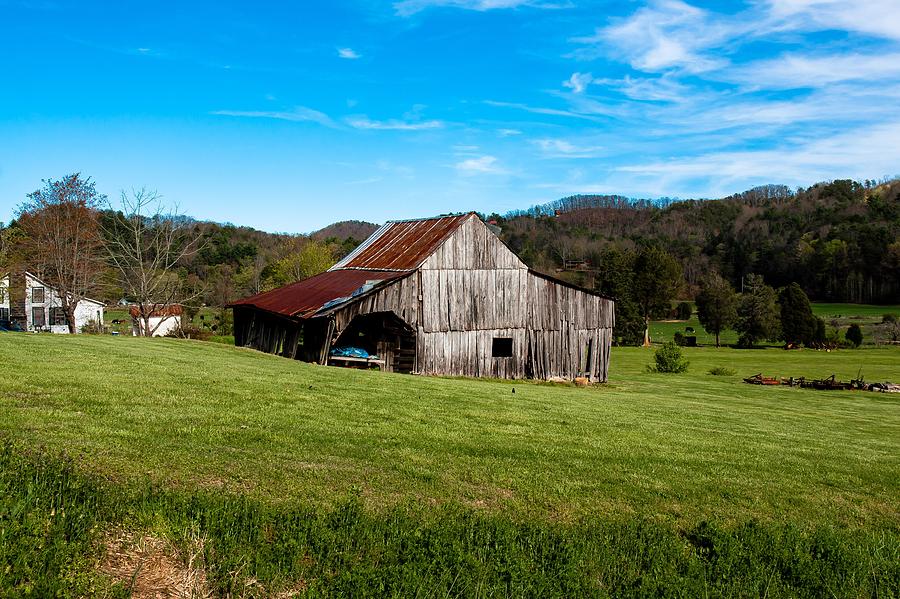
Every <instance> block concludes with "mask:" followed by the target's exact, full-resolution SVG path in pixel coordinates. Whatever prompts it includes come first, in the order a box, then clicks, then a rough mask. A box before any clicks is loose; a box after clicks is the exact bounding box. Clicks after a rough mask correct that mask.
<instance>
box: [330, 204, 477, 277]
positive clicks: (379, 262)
mask: <svg viewBox="0 0 900 599" xmlns="http://www.w3.org/2000/svg"><path fill="white" fill-rule="evenodd" d="M470 216H471V213H470V214H461V215H459V216H442V217H438V218H426V219H421V220H410V221H395V222H389V223H386V224H385V225H384V226H383V227H381V228H380V229H379V230H378V231H376V232H375V233H373V234H372V235H371V237H369V238H368V239H367V240H366V241H364V242H363V243H362V244H361V245H360V246H359V247H358V248H356V249H355V250H354V251H353V252H351V253H350V254H349V255H348V256H347V257H346V258H344V259H343V260H342V261H340V262H339V263H337V264H336V265H335V266H334V267H333V268H334V269H341V268H374V269H386V270H413V269H415V268H418V266H419V265H420V264H422V262H423V261H424V260H425V259H426V258H428V256H430V255H431V253H432V252H434V250H436V249H437V248H438V246H439V245H440V244H441V243H442V242H443V241H444V240H445V239H446V238H447V237H448V236H449V235H450V234H451V233H453V232H454V231H455V230H456V229H457V228H458V227H459V226H460V225H461V224H462V223H463V222H464V221H465V220H466V219H467V218H469V217H470Z"/></svg>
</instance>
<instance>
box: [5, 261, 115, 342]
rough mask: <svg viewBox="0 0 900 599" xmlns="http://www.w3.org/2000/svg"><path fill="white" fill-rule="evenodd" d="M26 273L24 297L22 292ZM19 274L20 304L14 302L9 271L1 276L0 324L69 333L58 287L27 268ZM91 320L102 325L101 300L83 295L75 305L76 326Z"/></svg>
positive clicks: (36, 330) (25, 328) (34, 330)
mask: <svg viewBox="0 0 900 599" xmlns="http://www.w3.org/2000/svg"><path fill="white" fill-rule="evenodd" d="M20 272H21V271H20ZM23 275H24V285H25V294H24V295H25V297H24V298H22V295H21V285H22V280H21V279H22V276H23ZM19 277H20V279H19V281H18V284H19V289H20V291H19V294H17V295H18V302H19V303H18V305H15V303H14V302H15V300H13V299H12V298H11V295H14V294H15V291H13V292H12V293H11V285H10V275H9V274H6V275H3V278H2V279H0V326H9V324H10V323H12V324H15V325H18V326H19V327H21V328H22V329H24V330H26V331H32V332H38V331H48V332H51V333H60V334H65V333H68V332H69V326H68V322H67V321H66V313H65V312H64V311H63V309H62V301H61V300H60V296H59V293H58V292H57V290H56V289H54V288H53V287H51V286H50V285H48V284H46V283H45V282H44V281H42V280H41V279H39V278H38V277H37V276H36V275H33V274H32V273H30V272H27V271H26V272H24V273H22V274H20V275H19ZM23 299H24V302H23V301H22V300H23ZM88 324H94V325H96V326H98V327H102V326H103V303H102V302H98V301H95V300H92V299H83V300H81V301H80V302H78V304H77V305H76V306H75V330H76V331H81V329H82V328H84V327H85V326H86V325H88Z"/></svg>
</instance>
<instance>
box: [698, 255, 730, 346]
mask: <svg viewBox="0 0 900 599" xmlns="http://www.w3.org/2000/svg"><path fill="white" fill-rule="evenodd" d="M737 304H738V301H737V294H736V293H735V292H734V289H732V288H731V285H730V284H729V283H728V281H726V280H725V279H723V278H722V277H721V276H719V275H718V274H717V273H712V274H710V275H709V276H707V277H706V278H705V279H704V280H703V281H702V283H701V284H700V293H699V294H697V318H698V319H699V320H700V324H701V325H703V328H704V329H706V332H707V333H712V334H713V335H715V336H716V347H719V335H720V334H721V332H722V331H724V330H726V329H730V328H731V327H733V326H734V324H735V322H736V321H737Z"/></svg>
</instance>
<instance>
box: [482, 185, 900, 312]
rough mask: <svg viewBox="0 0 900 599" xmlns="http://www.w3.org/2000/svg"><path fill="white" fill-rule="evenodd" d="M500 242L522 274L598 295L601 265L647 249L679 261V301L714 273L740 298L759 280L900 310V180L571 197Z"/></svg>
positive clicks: (505, 225)
mask: <svg viewBox="0 0 900 599" xmlns="http://www.w3.org/2000/svg"><path fill="white" fill-rule="evenodd" d="M490 219H493V220H496V221H497V224H499V225H501V227H502V229H503V232H502V238H503V239H504V241H506V243H507V244H508V245H509V246H510V247H511V248H512V249H513V250H514V251H516V252H517V253H518V254H519V255H520V256H521V257H522V258H523V259H524V260H525V261H526V262H527V263H528V264H529V265H531V266H533V267H535V268H537V269H540V270H543V271H546V272H551V273H554V274H557V275H559V276H563V277H564V278H568V279H571V280H573V281H575V282H578V283H580V284H583V285H586V286H592V287H598V288H599V287H602V286H603V279H604V273H603V269H604V266H603V265H604V262H608V261H609V260H608V259H609V258H610V257H612V256H613V255H616V254H618V255H621V254H623V253H624V254H626V255H627V254H630V253H632V252H633V251H634V250H635V249H638V248H640V247H641V246H642V245H645V244H652V245H659V246H660V247H662V248H663V249H665V250H666V251H668V252H669V253H670V254H672V255H673V256H675V257H676V258H678V259H679V260H680V262H681V263H682V266H683V270H684V279H685V286H684V290H683V294H684V296H685V297H690V296H692V295H693V293H692V292H693V291H694V290H696V286H697V285H698V283H699V281H700V279H701V278H702V276H703V275H704V274H705V273H707V272H709V271H711V270H715V271H718V272H719V273H721V274H722V275H723V276H724V277H725V278H727V279H729V280H730V281H731V283H732V285H734V286H735V287H736V288H738V289H740V286H741V278H742V277H744V276H746V275H748V274H750V273H756V274H761V275H763V277H764V278H765V280H766V282H767V283H769V284H770V285H773V286H775V287H779V286H783V285H787V284H789V283H791V282H793V281H796V282H798V283H800V284H801V285H802V286H803V288H804V289H805V291H806V292H807V294H809V295H810V297H812V298H814V299H817V300H830V301H849V302H861V303H896V302H898V301H900V238H898V235H900V180H897V179H894V180H891V181H888V182H885V183H881V184H875V183H874V182H868V181H867V182H865V183H858V182H855V181H850V180H836V181H833V182H830V183H819V184H816V185H813V186H812V187H810V188H808V189H801V190H798V191H796V192H794V191H792V190H790V189H789V188H787V187H785V186H774V185H772V186H765V187H759V188H755V189H752V190H749V191H747V192H744V193H741V194H738V195H734V196H731V197H727V198H723V199H718V200H687V201H674V200H669V199H663V200H654V201H650V200H630V199H627V198H624V197H621V196H572V197H569V198H564V199H561V200H558V201H556V202H553V203H551V204H546V205H543V206H537V207H534V208H531V209H529V210H525V211H518V212H512V213H509V214H507V215H506V216H498V215H492V216H491V217H490Z"/></svg>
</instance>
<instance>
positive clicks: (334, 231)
mask: <svg viewBox="0 0 900 599" xmlns="http://www.w3.org/2000/svg"><path fill="white" fill-rule="evenodd" d="M376 229H378V225H376V224H374V223H369V222H366V221H363V220H342V221H340V222H336V223H332V224H330V225H328V226H327V227H324V228H322V229H319V230H318V231H315V232H314V233H312V237H313V238H314V239H347V238H351V239H359V240H363V239H366V238H368V237H369V235H371V234H372V233H374V232H375V230H376Z"/></svg>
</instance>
